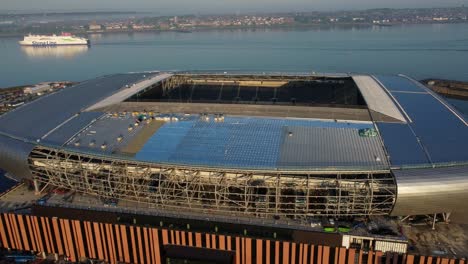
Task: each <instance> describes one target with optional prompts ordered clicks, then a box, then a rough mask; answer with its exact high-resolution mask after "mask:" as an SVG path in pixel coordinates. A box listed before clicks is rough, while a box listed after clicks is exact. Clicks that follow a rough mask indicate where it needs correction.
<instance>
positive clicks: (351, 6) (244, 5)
mask: <svg viewBox="0 0 468 264" xmlns="http://www.w3.org/2000/svg"><path fill="white" fill-rule="evenodd" d="M1 1H2V5H1V6H0V12H15V11H16V12H79V11H83V12H89V11H140V12H141V11H147V12H156V13H160V14H172V13H180V14H182V13H185V14H189V13H190V14H195V13H221V12H222V13H226V12H227V13H236V12H280V11H284V12H292V11H337V10H358V9H372V8H435V7H457V6H462V5H465V6H466V5H468V0H446V1H443V0H393V1H388V0H353V1H346V2H343V1H341V0H314V1H311V0H289V1H287V2H285V1H280V0H237V1H233V0H199V1H197V2H195V1H193V0H160V1H158V3H155V2H154V1H151V0H135V1H131V2H130V1H124V0H100V1H99V2H96V1H92V0H81V1H76V2H75V1H73V2H70V1H63V0H1Z"/></svg>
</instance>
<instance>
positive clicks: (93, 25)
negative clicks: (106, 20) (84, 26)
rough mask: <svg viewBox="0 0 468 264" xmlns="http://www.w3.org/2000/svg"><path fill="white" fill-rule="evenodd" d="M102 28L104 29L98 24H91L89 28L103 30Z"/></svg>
mask: <svg viewBox="0 0 468 264" xmlns="http://www.w3.org/2000/svg"><path fill="white" fill-rule="evenodd" d="M101 29H102V26H101V25H97V24H90V25H89V30H101Z"/></svg>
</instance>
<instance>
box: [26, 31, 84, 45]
mask: <svg viewBox="0 0 468 264" xmlns="http://www.w3.org/2000/svg"><path fill="white" fill-rule="evenodd" d="M19 44H20V45H22V46H66V45H89V44H90V43H89V40H88V39H86V38H82V37H77V36H73V35H72V34H70V33H62V35H55V34H54V35H31V34H29V35H27V36H25V37H24V39H23V40H21V41H20V42H19Z"/></svg>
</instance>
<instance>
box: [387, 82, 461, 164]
mask: <svg viewBox="0 0 468 264" xmlns="http://www.w3.org/2000/svg"><path fill="white" fill-rule="evenodd" d="M378 78H379V80H380V81H381V82H382V83H383V84H384V85H385V87H386V88H387V89H388V90H389V91H390V93H391V94H392V95H393V97H394V98H395V99H396V100H397V101H398V102H399V104H400V106H401V107H402V108H403V109H404V111H405V112H406V113H407V115H408V116H409V118H410V119H411V122H409V123H408V125H409V126H410V128H411V130H412V131H413V132H414V135H413V136H414V137H415V140H416V141H417V140H419V141H420V143H421V145H422V147H423V148H424V149H425V150H426V152H427V155H428V156H429V159H430V161H431V163H447V162H466V161H468V151H467V149H468V126H467V125H466V123H465V120H464V117H463V116H462V115H461V114H458V113H457V112H456V111H455V110H454V109H452V108H451V106H449V104H448V103H446V102H445V101H444V100H443V99H442V98H439V97H438V96H437V95H435V94H433V93H432V92H430V91H429V90H427V89H424V88H422V87H421V84H419V83H417V82H416V81H413V80H411V79H409V78H406V77H392V78H389V77H381V76H379V77H378ZM402 90H405V91H407V92H401V91H402ZM418 90H419V91H418ZM414 91H418V92H414ZM381 126H382V124H379V127H381ZM392 129H395V130H401V132H402V135H403V136H402V135H400V134H399V133H390V132H389V131H391V130H392ZM385 130H387V132H386V131H385ZM403 130H404V129H401V128H393V127H392V128H388V127H387V128H384V129H382V134H383V140H384V142H385V145H386V147H387V148H389V149H392V148H394V149H396V148H402V149H405V148H406V149H409V148H410V147H411V148H413V147H414V148H415V149H411V150H408V153H407V154H402V153H401V152H403V151H398V153H400V154H401V155H402V156H401V157H406V156H408V155H410V153H413V154H414V155H415V156H412V157H407V159H408V160H407V161H406V162H405V160H404V159H402V158H397V159H398V160H401V162H402V163H406V164H410V163H411V162H412V161H414V160H420V154H418V153H419V152H420V151H419V150H418V148H416V147H415V145H414V144H412V145H408V146H405V145H404V144H403V142H400V140H401V138H402V137H406V136H404V135H406V134H407V133H406V132H404V131H403ZM388 142H394V143H388ZM405 142H406V141H405ZM394 145H397V146H394ZM392 156H394V155H392ZM392 160H393V159H392Z"/></svg>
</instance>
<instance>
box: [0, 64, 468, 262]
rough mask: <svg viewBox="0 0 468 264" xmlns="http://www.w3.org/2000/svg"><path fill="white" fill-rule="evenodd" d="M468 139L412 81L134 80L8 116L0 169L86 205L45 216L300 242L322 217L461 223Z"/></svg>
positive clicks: (76, 90) (335, 77)
mask: <svg viewBox="0 0 468 264" xmlns="http://www.w3.org/2000/svg"><path fill="white" fill-rule="evenodd" d="M467 132H468V123H467V120H466V119H465V117H464V116H463V115H462V114H460V113H458V112H457V110H456V109H454V108H453V107H452V106H450V105H449V104H447V103H446V102H445V101H444V99H442V98H440V97H439V96H438V95H436V94H434V93H433V92H432V91H430V90H429V89H427V88H426V87H424V86H423V85H422V84H420V83H418V82H417V81H415V80H413V79H411V78H409V77H406V76H403V75H397V76H380V75H377V76H374V75H362V74H360V75H358V74H356V75H353V74H328V75H327V74H323V75H318V74H305V73H304V74H286V73H225V72H223V73H221V72H145V73H127V74H115V75H108V76H103V77H100V78H96V79H92V80H88V81H85V82H81V83H80V84H77V85H75V86H72V87H68V88H65V89H63V90H61V91H58V92H55V93H53V94H50V95H47V96H45V97H42V98H39V99H37V100H35V101H33V102H30V103H28V104H25V105H23V106H21V107H19V108H17V109H15V110H14V111H11V112H9V113H7V114H4V115H2V116H0V168H2V169H4V170H6V171H8V172H9V174H10V175H12V176H13V177H15V178H16V179H17V180H19V181H21V180H23V181H27V182H31V185H33V186H34V187H35V190H36V193H40V192H41V190H44V189H47V188H51V186H53V187H54V188H60V189H64V190H71V191H73V192H76V193H77V194H79V195H82V196H83V197H87V198H83V200H85V199H89V202H88V203H86V202H83V203H82V204H81V205H75V206H74V205H73V204H67V205H66V206H64V205H63V204H60V203H55V204H54V203H53V202H52V201H51V202H45V199H44V201H42V203H41V204H40V205H39V206H37V210H38V211H37V212H39V209H41V208H42V213H38V214H43V215H47V216H57V215H54V213H50V210H48V209H47V207H50V208H62V209H63V208H65V207H67V208H68V210H77V209H80V210H82V211H86V210H87V209H88V210H90V208H93V205H96V204H102V205H103V206H105V207H106V208H105V210H106V211H109V212H110V211H114V212H123V209H122V208H127V209H128V208H132V210H133V211H132V213H133V214H148V212H152V214H154V215H159V216H164V217H169V216H170V217H172V219H177V218H178V217H180V218H183V219H192V220H197V219H203V218H204V217H205V218H206V216H209V218H210V219H211V220H212V221H219V222H224V223H239V225H242V223H244V224H245V223H249V224H252V225H255V226H270V228H271V227H272V226H274V224H275V223H276V224H278V226H279V224H282V223H283V224H284V223H287V226H288V227H287V228H289V229H297V230H303V231H304V230H305V231H307V226H309V227H310V226H311V223H313V222H314V221H316V220H317V219H322V218H327V219H328V218H332V219H348V220H349V219H353V218H362V217H370V216H403V217H406V216H410V215H433V216H434V215H435V216H434V219H435V218H436V217H437V215H440V216H441V217H443V218H444V220H448V219H449V218H450V219H451V220H452V221H460V222H463V221H466V218H467V215H468V209H467V207H466V206H465V205H464V201H466V199H468V191H467V190H468V151H466V149H468V140H467V135H468V133H467ZM92 199H94V200H92ZM50 208H49V209H50ZM86 208H87V209H86ZM64 210H65V209H64ZM46 211H47V212H49V213H48V214H46V213H45V212H46ZM97 211H99V210H97ZM56 214H57V213H56ZM0 220H1V219H0ZM242 221H244V222H242ZM175 222H177V220H175ZM241 229H242V228H241ZM80 232H81V231H80ZM145 232H146V231H145ZM5 239H6V238H5ZM184 241H185V240H184ZM173 242H174V241H173ZM306 242H307V240H304V239H303V240H301V243H306ZM242 243H244V242H242ZM262 243H263V242H262ZM310 243H312V242H310ZM314 243H319V242H314ZM3 244H5V242H3ZM169 244H174V243H169ZM339 244H342V243H341V242H340V243H339ZM397 244H398V243H397ZM343 245H344V244H343ZM208 247H209V246H208ZM301 248H302V246H301ZM166 250H167V252H169V251H171V249H166ZM243 250H245V248H243ZM277 250H279V249H277ZM291 250H292V249H291ZM298 252H299V251H298ZM301 252H302V253H301V254H302V255H301V257H300V258H302V257H303V254H304V252H305V251H303V250H301ZM337 252H338V251H337ZM393 252H405V250H403V251H398V250H396V249H395V250H394V251H393ZM83 254H85V253H83ZM135 254H136V253H135ZM158 254H159V253H158ZM265 254H267V253H266V252H264V253H263V255H265ZM268 254H269V253H268ZM282 254H284V251H283V253H282ZM288 254H289V253H288ZM353 254H354V253H353ZM85 255H86V254H85ZM137 255H138V254H137ZM256 256H257V257H258V254H257V255H256ZM288 256H289V255H288ZM309 256H310V255H309ZM250 257H251V256H250ZM272 257H273V256H272ZM337 258H338V254H337ZM349 258H350V256H347V257H346V259H349ZM122 259H123V260H126V259H125V258H124V257H122ZM129 260H130V261H128V262H133V263H135V262H144V261H142V259H141V258H140V261H135V259H133V258H132V259H129ZM243 260H246V263H248V262H249V261H247V257H243ZM257 260H258V258H257ZM283 260H284V258H283ZM335 260H336V259H335ZM109 261H111V260H109ZM111 262H112V261H111ZM115 262H118V257H117V258H115ZM148 262H152V261H148ZM263 262H265V263H267V262H266V261H263ZM343 263H344V262H343ZM349 263H351V262H349ZM353 263H354V262H353Z"/></svg>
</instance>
